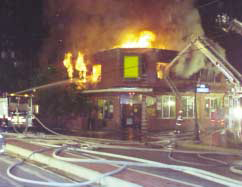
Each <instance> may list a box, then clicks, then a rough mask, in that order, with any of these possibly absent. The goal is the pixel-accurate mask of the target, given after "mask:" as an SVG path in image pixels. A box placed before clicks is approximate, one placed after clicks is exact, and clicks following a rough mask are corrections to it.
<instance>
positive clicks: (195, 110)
mask: <svg viewBox="0 0 242 187" xmlns="http://www.w3.org/2000/svg"><path fill="white" fill-rule="evenodd" d="M197 87H198V86H197V85H196V87H195V96H194V115H195V129H194V134H195V139H194V140H195V143H200V136H199V124H198V119H197Z"/></svg>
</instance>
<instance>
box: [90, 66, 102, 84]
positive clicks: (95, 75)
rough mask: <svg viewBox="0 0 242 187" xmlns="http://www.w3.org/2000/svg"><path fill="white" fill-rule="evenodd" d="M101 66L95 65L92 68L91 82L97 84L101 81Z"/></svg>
mask: <svg viewBox="0 0 242 187" xmlns="http://www.w3.org/2000/svg"><path fill="white" fill-rule="evenodd" d="M101 73H102V65H101V64H95V65H93V66H92V81H93V82H99V81H100V80H101Z"/></svg>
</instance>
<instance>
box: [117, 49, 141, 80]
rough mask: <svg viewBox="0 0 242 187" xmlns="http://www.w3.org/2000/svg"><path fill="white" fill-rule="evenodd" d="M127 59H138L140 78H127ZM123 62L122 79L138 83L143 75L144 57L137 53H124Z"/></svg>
mask: <svg viewBox="0 0 242 187" xmlns="http://www.w3.org/2000/svg"><path fill="white" fill-rule="evenodd" d="M125 57H138V65H137V68H138V76H137V77H125ZM121 61H122V64H121V66H122V78H123V80H125V81H138V80H140V78H141V73H142V69H141V68H142V63H143V62H142V56H141V55H140V54H137V53H124V54H123V55H122V58H121Z"/></svg>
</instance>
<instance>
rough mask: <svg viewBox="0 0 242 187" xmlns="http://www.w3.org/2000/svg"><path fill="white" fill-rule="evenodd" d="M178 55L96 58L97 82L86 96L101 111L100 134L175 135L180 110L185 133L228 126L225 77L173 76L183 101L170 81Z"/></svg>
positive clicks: (109, 53) (123, 52)
mask: <svg viewBox="0 0 242 187" xmlns="http://www.w3.org/2000/svg"><path fill="white" fill-rule="evenodd" d="M176 55H177V52H176V51H170V50H161V49H156V48H116V49H111V50H105V51H100V52H97V53H96V54H94V55H93V56H91V57H90V59H89V61H90V63H91V69H92V72H93V73H96V78H95V79H96V81H97V82H96V84H92V85H91V86H89V88H88V89H87V90H84V91H82V93H83V94H87V95H88V96H89V98H90V99H91V100H92V102H93V103H94V105H96V109H97V116H96V118H97V121H98V123H97V124H96V126H97V128H103V127H108V128H113V129H117V128H126V127H133V128H137V129H141V130H144V131H156V130H161V131H162V130H173V129H175V124H176V118H177V115H178V112H179V111H180V110H182V111H183V118H184V121H183V125H182V129H183V130H184V131H186V130H188V131H189V130H194V126H195V122H196V121H197V122H198V123H199V125H200V128H202V129H205V128H208V127H210V126H213V125H222V124H223V122H222V121H220V120H224V114H225V113H226V108H227V105H228V101H227V96H226V90H227V87H226V85H225V80H224V77H223V76H222V75H221V74H219V73H216V72H213V71H210V70H209V69H206V68H203V69H202V70H200V71H199V72H197V73H196V74H194V75H193V76H192V77H190V78H186V79H185V78H181V77H177V76H176V75H175V73H174V72H171V74H170V79H172V82H173V83H174V85H176V88H177V90H178V91H179V94H178V95H177V94H175V93H174V92H173V91H172V90H171V88H170V87H169V85H168V84H167V81H166V80H165V77H164V71H165V68H166V67H167V65H168V64H169V63H170V62H171V61H172V60H173V59H174V57H176ZM198 84H199V86H200V87H199V88H198V89H197V87H198Z"/></svg>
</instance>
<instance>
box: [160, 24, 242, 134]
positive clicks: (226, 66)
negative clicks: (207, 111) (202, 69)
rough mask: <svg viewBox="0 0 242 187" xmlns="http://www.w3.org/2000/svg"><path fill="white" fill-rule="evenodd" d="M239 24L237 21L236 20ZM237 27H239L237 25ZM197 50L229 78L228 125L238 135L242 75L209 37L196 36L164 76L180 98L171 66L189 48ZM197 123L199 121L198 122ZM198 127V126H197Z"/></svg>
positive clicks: (175, 59)
mask: <svg viewBox="0 0 242 187" xmlns="http://www.w3.org/2000/svg"><path fill="white" fill-rule="evenodd" d="M236 24H237V22H236ZM236 28H237V27H236ZM194 47H195V49H196V50H198V51H200V52H202V53H203V54H204V55H205V56H206V57H207V58H208V59H209V62H210V63H212V64H213V65H214V66H215V67H216V68H217V69H218V70H219V71H220V72H221V73H222V74H223V75H224V76H225V77H226V79H227V84H228V87H229V88H230V89H229V90H228V94H227V96H228V98H229V109H228V110H229V111H228V115H227V116H228V119H227V121H228V125H227V127H228V128H229V129H232V130H233V129H234V131H235V132H236V133H238V136H240V135H241V133H242V123H241V120H242V117H241V113H242V106H241V104H242V87H241V82H242V75H241V74H240V72H238V71H237V70H236V69H235V68H234V67H233V66H232V65H231V64H230V63H229V62H228V61H227V60H226V59H225V58H224V57H223V56H221V55H220V54H219V53H218V52H217V50H216V49H215V48H214V47H213V44H212V43H211V41H210V40H208V39H207V38H201V37H199V38H196V39H195V40H194V41H192V42H190V43H189V44H188V45H187V46H186V47H185V48H184V49H183V50H182V51H181V52H180V53H179V54H178V55H177V56H176V57H175V58H174V59H173V60H172V62H171V63H170V64H169V65H168V66H167V67H166V69H165V73H164V78H165V80H166V82H167V84H168V85H169V87H170V89H171V90H172V91H173V93H174V94H175V95H176V96H177V97H178V98H180V93H179V91H178V89H177V88H176V85H175V84H174V82H173V81H172V80H171V78H170V77H169V73H170V71H171V68H172V67H173V66H175V65H176V64H177V63H179V60H178V59H179V58H180V57H181V56H182V55H184V54H185V53H187V52H188V51H189V50H194ZM196 124H197V123H196ZM196 128H198V127H196Z"/></svg>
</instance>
